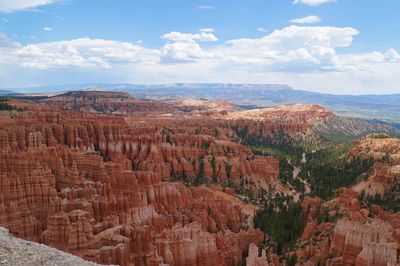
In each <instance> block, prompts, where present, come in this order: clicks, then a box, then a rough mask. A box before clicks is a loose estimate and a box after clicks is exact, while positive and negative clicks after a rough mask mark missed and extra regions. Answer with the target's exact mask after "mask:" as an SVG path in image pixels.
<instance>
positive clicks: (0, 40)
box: [0, 32, 19, 51]
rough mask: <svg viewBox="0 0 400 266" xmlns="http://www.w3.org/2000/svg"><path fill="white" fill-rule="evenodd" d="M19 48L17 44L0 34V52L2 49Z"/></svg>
mask: <svg viewBox="0 0 400 266" xmlns="http://www.w3.org/2000/svg"><path fill="white" fill-rule="evenodd" d="M15 47H19V43H17V42H15V41H13V40H11V39H10V38H9V37H8V36H6V35H5V34H3V33H1V32H0V51H1V49H4V48H15Z"/></svg>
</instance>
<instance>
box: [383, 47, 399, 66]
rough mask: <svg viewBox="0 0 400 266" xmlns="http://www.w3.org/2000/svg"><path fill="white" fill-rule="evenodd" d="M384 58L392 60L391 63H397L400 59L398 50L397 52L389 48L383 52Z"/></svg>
mask: <svg viewBox="0 0 400 266" xmlns="http://www.w3.org/2000/svg"><path fill="white" fill-rule="evenodd" d="M384 56H385V60H387V61H389V62H392V63H397V62H399V61H400V54H399V52H397V51H396V50H394V49H389V50H388V51H387V52H386V53H385V55H384Z"/></svg>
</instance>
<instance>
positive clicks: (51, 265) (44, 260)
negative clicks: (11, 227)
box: [0, 227, 99, 266]
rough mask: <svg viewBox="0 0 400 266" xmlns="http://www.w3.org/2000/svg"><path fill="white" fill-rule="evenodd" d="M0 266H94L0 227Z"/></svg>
mask: <svg viewBox="0 0 400 266" xmlns="http://www.w3.org/2000/svg"><path fill="white" fill-rule="evenodd" d="M0 265H6V266H27V265H29V266H76V265H80V266H95V265H99V264H95V263H92V262H88V261H85V260H83V259H81V258H79V257H77V256H73V255H71V254H68V253H65V252H63V251H60V250H58V249H55V248H51V247H49V246H46V245H42V244H38V243H35V242H30V241H26V240H22V239H19V238H17V237H14V236H13V235H11V234H10V233H9V232H8V230H7V229H5V228H3V227H0Z"/></svg>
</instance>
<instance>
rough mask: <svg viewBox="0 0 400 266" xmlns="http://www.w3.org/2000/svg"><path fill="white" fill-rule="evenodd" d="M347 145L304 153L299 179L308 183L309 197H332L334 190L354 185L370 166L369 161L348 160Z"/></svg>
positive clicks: (370, 162)
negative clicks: (304, 157) (305, 159)
mask: <svg viewBox="0 0 400 266" xmlns="http://www.w3.org/2000/svg"><path fill="white" fill-rule="evenodd" d="M349 148H350V146H349V145H332V146H328V147H324V148H321V149H318V150H315V151H314V152H311V153H310V152H308V153H306V158H307V163H306V164H304V166H302V171H301V173H300V177H301V178H302V179H305V180H307V181H308V182H309V184H310V186H311V195H312V196H318V197H321V198H323V199H327V198H330V197H331V196H333V192H334V190H335V189H338V188H340V187H348V186H351V185H353V184H355V183H356V181H357V180H358V179H359V178H360V177H361V175H362V174H363V173H365V172H367V171H368V170H369V168H370V167H371V166H372V160H371V159H361V158H358V157H356V158H353V160H351V161H350V160H349V156H348V153H349Z"/></svg>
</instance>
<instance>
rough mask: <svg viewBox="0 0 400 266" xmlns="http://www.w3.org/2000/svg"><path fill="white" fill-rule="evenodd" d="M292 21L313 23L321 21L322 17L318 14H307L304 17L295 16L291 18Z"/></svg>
mask: <svg viewBox="0 0 400 266" xmlns="http://www.w3.org/2000/svg"><path fill="white" fill-rule="evenodd" d="M290 22H291V23H295V24H313V23H318V22H321V18H320V17H318V16H306V17H304V18H295V19H292V20H290Z"/></svg>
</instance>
